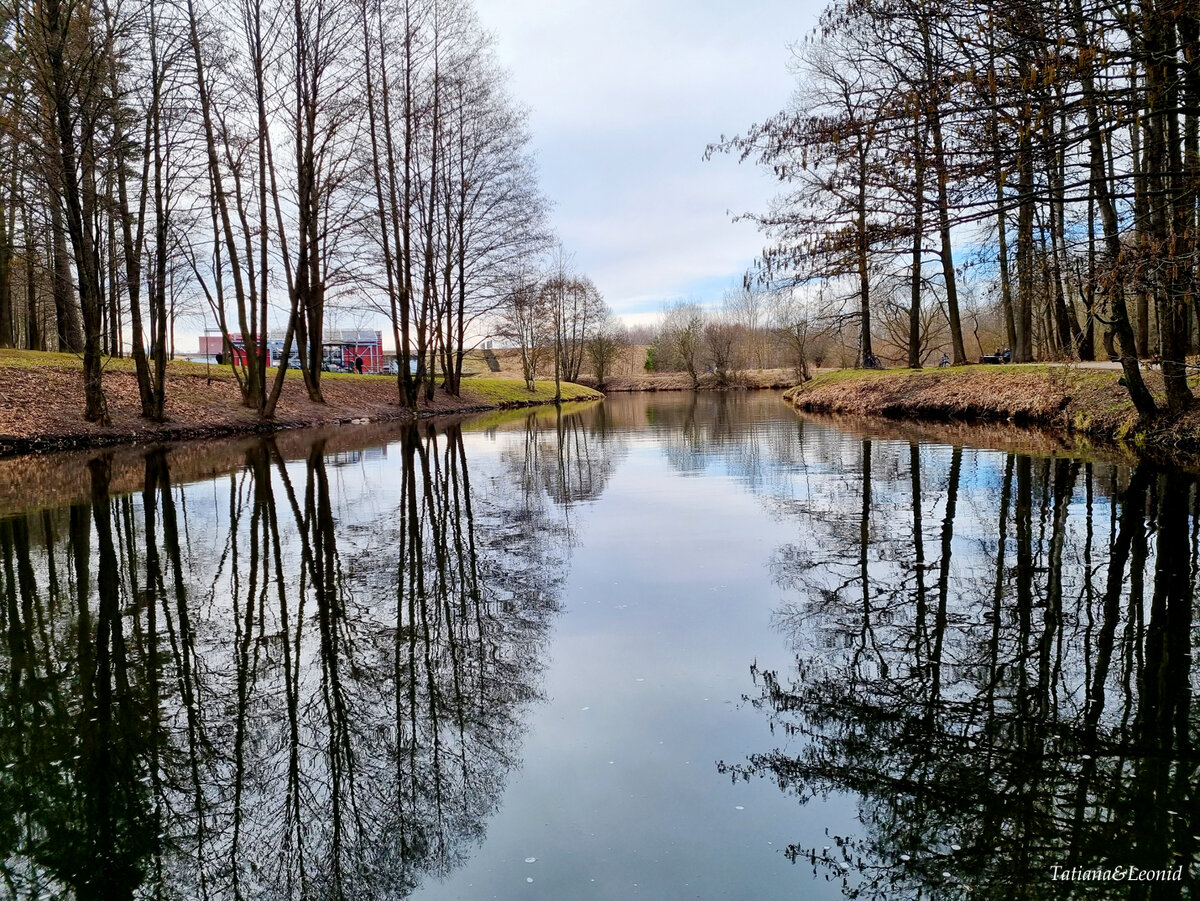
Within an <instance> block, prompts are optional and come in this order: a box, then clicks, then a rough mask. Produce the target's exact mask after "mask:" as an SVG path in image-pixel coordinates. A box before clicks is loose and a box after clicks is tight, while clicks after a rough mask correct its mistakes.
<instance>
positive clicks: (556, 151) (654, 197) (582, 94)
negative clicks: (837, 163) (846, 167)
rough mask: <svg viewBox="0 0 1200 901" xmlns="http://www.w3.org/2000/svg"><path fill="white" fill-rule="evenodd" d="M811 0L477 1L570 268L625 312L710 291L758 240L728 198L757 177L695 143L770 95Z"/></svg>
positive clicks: (765, 193)
mask: <svg viewBox="0 0 1200 901" xmlns="http://www.w3.org/2000/svg"><path fill="white" fill-rule="evenodd" d="M823 5H824V4H823V2H820V0H791V2H787V0H741V2H732V0H605V2H600V0H551V2H547V0H476V8H477V10H478V13H479V16H480V18H481V20H482V22H483V24H484V26H485V27H486V28H487V29H489V30H490V31H491V32H493V34H494V35H495V38H496V51H497V54H498V55H499V57H500V59H501V61H502V63H503V64H504V65H505V66H506V67H507V68H508V69H509V71H510V73H511V88H512V93H513V96H514V97H515V98H516V99H517V100H518V102H520V103H522V104H524V105H526V106H527V107H528V108H529V110H530V124H531V127H532V131H533V143H534V149H535V152H536V154H537V158H538V163H539V166H540V169H541V178H542V188H543V191H544V192H545V193H546V194H547V196H548V197H549V198H550V199H551V201H552V202H553V204H554V210H553V214H552V215H553V223H554V226H555V229H556V231H557V233H558V236H559V237H560V238H561V240H562V242H563V245H564V248H565V249H566V250H567V252H568V253H572V254H574V260H575V264H576V267H577V268H578V269H580V270H581V271H583V272H585V273H586V274H587V275H589V276H591V278H592V280H593V281H594V282H595V283H596V285H597V286H598V287H599V289H600V291H601V292H602V293H603V294H604V296H605V298H606V299H607V300H608V302H609V304H610V305H611V306H612V307H613V309H614V310H615V311H616V312H617V313H618V314H621V315H622V316H623V317H624V318H626V319H627V320H628V321H631V322H632V321H638V320H641V319H644V318H645V317H648V316H650V315H652V314H654V313H657V312H659V311H661V309H662V306H663V304H664V302H665V301H668V300H670V299H673V298H679V297H693V298H696V299H698V300H701V301H713V300H717V299H719V298H720V296H721V293H722V292H723V291H724V290H725V289H727V288H729V287H731V286H736V285H737V284H739V283H740V281H741V275H742V273H743V272H744V271H745V269H746V267H747V265H748V264H749V263H750V262H751V260H753V258H754V257H755V256H756V255H757V253H758V251H759V249H760V248H761V246H762V238H761V236H760V235H759V233H758V232H757V231H756V230H755V228H754V227H753V226H752V225H750V224H748V223H736V224H735V223H733V222H731V221H730V213H731V212H739V211H744V210H747V209H762V208H763V206H764V205H765V203H766V201H767V199H768V198H769V197H770V196H771V194H772V193H773V191H774V185H773V183H772V182H771V180H770V178H769V177H767V176H766V175H765V174H764V173H762V172H760V171H758V170H757V169H756V168H755V167H754V166H752V165H749V164H745V165H740V166H739V165H738V164H737V162H736V160H735V159H733V158H729V157H719V158H716V159H714V160H711V161H709V162H704V161H703V160H702V156H703V153H704V148H705V145H706V144H708V143H710V142H712V141H716V140H717V139H718V138H720V136H721V135H722V134H725V135H733V134H737V133H739V132H742V131H744V130H745V128H746V127H747V126H748V125H750V124H751V123H752V122H756V121H761V120H762V119H764V118H766V117H767V116H769V115H771V114H772V113H774V112H776V111H778V110H779V109H781V108H782V107H783V106H784V104H785V103H786V102H787V99H788V97H789V95H790V93H791V90H792V85H793V80H792V76H791V74H790V73H789V71H788V60H789V58H790V52H789V49H788V47H789V45H790V44H791V43H793V42H795V41H797V40H799V39H800V38H802V37H803V36H804V35H805V34H807V33H808V32H809V31H811V29H812V27H813V26H814V25H815V24H816V20H817V16H818V15H819V13H820V10H821V8H822V7H823Z"/></svg>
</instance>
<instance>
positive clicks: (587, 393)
mask: <svg viewBox="0 0 1200 901" xmlns="http://www.w3.org/2000/svg"><path fill="white" fill-rule="evenodd" d="M462 390H463V395H464V399H465V398H466V396H467V395H470V397H471V398H472V399H475V398H478V399H479V401H480V403H488V404H520V403H526V404H527V403H546V402H552V401H553V400H554V382H535V383H534V388H533V391H530V390H528V389H527V388H526V387H525V383H524V382H523V381H520V380H518V379H463V382H462ZM562 396H563V397H564V398H567V397H569V398H578V399H583V400H593V399H595V400H599V399H600V398H602V397H603V396H604V395H603V394H601V393H600V392H599V391H594V390H593V389H591V388H585V387H583V386H582V385H576V384H575V383H573V382H563V383H562Z"/></svg>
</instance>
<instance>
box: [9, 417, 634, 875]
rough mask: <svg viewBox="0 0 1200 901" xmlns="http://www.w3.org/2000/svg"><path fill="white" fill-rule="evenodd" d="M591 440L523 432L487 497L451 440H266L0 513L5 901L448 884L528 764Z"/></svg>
mask: <svg viewBox="0 0 1200 901" xmlns="http://www.w3.org/2000/svg"><path fill="white" fill-rule="evenodd" d="M601 431H603V430H601ZM600 444H602V442H595V441H593V440H592V436H591V435H590V433H589V431H588V429H587V428H585V427H584V426H583V424H582V423H581V422H578V421H576V418H574V417H570V416H561V415H560V416H559V417H558V419H557V421H556V422H554V423H553V424H552V427H551V428H549V429H547V428H545V427H544V424H539V423H531V424H529V425H528V426H527V436H526V440H525V441H523V442H517V444H516V447H517V448H522V450H515V451H514V452H513V453H512V454H511V455H510V456H509V459H508V461H507V465H509V466H510V467H512V468H514V469H515V470H516V471H517V473H518V474H519V476H520V477H519V478H518V479H516V480H510V479H507V478H500V477H495V476H493V477H491V478H488V479H487V484H486V485H485V487H484V488H483V489H482V490H480V489H473V487H472V478H473V477H475V475H476V474H475V473H474V472H472V471H471V470H470V467H469V466H468V457H467V442H465V441H464V438H463V434H462V432H461V430H460V429H459V428H458V427H456V426H455V427H448V428H444V429H436V428H429V429H422V430H420V431H418V429H417V428H416V427H412V428H411V429H409V430H407V431H406V432H405V433H404V434H402V435H401V436H400V439H399V441H397V442H395V443H394V444H393V445H392V446H390V447H389V448H388V451H387V453H386V454H381V453H370V454H366V453H362V454H359V453H355V452H349V453H348V452H345V451H339V452H337V453H336V454H335V453H333V452H328V453H327V451H328V450H329V449H328V448H327V446H326V443H325V441H324V440H323V439H320V440H316V441H314V442H313V443H312V444H311V446H309V447H308V448H307V453H306V454H305V455H304V456H303V458H302V459H301V460H293V461H290V462H289V461H288V460H285V458H284V455H283V454H282V453H281V452H280V450H279V448H278V447H277V446H276V445H275V444H274V443H273V442H272V441H270V440H268V441H264V442H261V443H254V444H251V445H250V447H249V449H248V450H247V451H246V452H245V456H244V461H243V466H242V467H241V468H240V469H238V470H236V471H234V472H232V473H230V474H228V475H226V476H222V477H219V478H217V479H215V480H212V481H210V482H203V483H197V484H193V485H188V486H179V485H175V484H173V482H172V472H171V465H170V462H169V459H168V457H167V455H166V454H165V453H164V452H161V451H160V452H152V453H150V454H148V455H147V456H146V457H145V459H144V481H143V486H142V489H141V491H140V493H135V494H132V495H129V494H125V495H120V494H118V493H116V492H114V491H113V490H112V485H111V458H110V457H107V456H102V457H99V458H96V459H93V460H92V461H91V462H90V463H89V464H88V466H89V474H90V496H89V497H88V498H87V499H86V500H80V501H79V502H77V503H75V504H73V505H71V506H70V507H68V508H58V509H47V510H45V511H40V512H35V513H27V514H22V515H10V516H6V517H0V561H2V565H0V633H2V637H0V674H2V676H3V680H2V681H0V760H2V761H4V764H3V767H4V768H3V770H0V824H3V825H0V858H2V859H3V861H4V864H3V867H2V869H0V873H2V875H3V888H2V889H0V896H6V897H13V898H41V897H56V896H73V897H76V898H79V899H90V898H106V899H112V898H130V897H200V898H314V897H319V898H354V899H363V898H373V897H397V896H403V895H407V894H409V893H411V891H412V890H413V889H414V888H415V887H416V886H417V885H418V884H419V883H420V882H421V880H422V879H424V878H425V877H426V876H428V875H430V874H444V873H446V872H448V871H450V870H451V869H453V868H454V867H455V866H457V865H458V864H459V863H460V862H461V861H462V860H463V859H464V858H465V857H466V856H467V855H468V854H469V853H470V852H471V851H472V850H473V848H474V847H476V846H477V845H478V843H479V842H480V841H482V838H483V836H484V833H485V831H486V826H487V821H488V818H489V816H490V815H491V814H492V813H493V811H494V808H495V805H496V804H497V801H498V798H499V797H500V794H501V790H502V788H503V786H504V782H505V780H506V778H507V776H508V774H509V773H510V772H511V771H512V770H513V768H514V767H515V766H516V765H517V764H518V763H519V753H520V740H521V734H522V731H523V711H524V710H525V708H526V707H527V706H528V704H529V703H530V702H531V701H534V700H537V699H538V698H539V697H540V691H541V690H540V675H541V667H542V663H541V660H542V659H543V657H544V653H543V652H544V645H545V643H546V641H547V636H548V632H549V628H550V625H551V623H552V620H553V618H554V616H555V614H556V612H557V610H558V600H557V596H558V591H559V588H560V585H561V580H562V577H563V573H564V570H565V566H566V562H567V553H568V547H569V543H568V541H567V535H568V530H567V529H566V528H565V527H564V526H563V523H562V520H563V517H562V515H561V510H560V506H559V505H561V504H564V503H566V502H568V501H574V500H579V499H583V498H587V497H594V496H596V495H597V494H598V493H599V492H600V491H601V490H602V488H603V485H604V480H605V479H606V478H607V473H608V472H610V471H611V465H612V457H611V455H608V454H606V453H602V452H599V451H598V450H597V449H596V448H597V447H599V446H600ZM368 464H370V465H373V466H377V467H386V470H385V471H384V472H383V473H382V475H383V476H385V477H384V478H379V477H378V476H379V475H380V473H374V474H373V476H372V478H364V477H360V475H361V474H359V473H357V470H356V467H360V466H365V465H368Z"/></svg>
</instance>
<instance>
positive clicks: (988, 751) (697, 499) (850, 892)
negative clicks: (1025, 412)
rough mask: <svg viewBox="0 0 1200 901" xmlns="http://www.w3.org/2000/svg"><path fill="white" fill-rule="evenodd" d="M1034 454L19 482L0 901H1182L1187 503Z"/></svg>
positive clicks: (125, 456)
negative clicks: (1132, 900)
mask: <svg viewBox="0 0 1200 901" xmlns="http://www.w3.org/2000/svg"><path fill="white" fill-rule="evenodd" d="M1014 434H1015V433H1012V432H1007V431H995V430H990V431H989V430H983V429H961V428H960V429H958V430H953V429H948V430H942V431H938V430H927V431H923V432H915V431H912V430H911V429H905V428H903V427H899V426H897V425H895V424H889V423H874V424H871V423H866V424H864V423H861V422H841V423H835V422H830V421H820V420H814V419H804V418H801V417H799V416H797V415H796V414H794V413H793V412H792V411H791V410H790V409H789V408H788V407H787V406H786V405H784V404H783V403H782V401H781V400H780V398H779V397H778V395H776V394H773V393H767V392H757V393H739V392H730V393H708V394H696V395H692V394H661V395H653V394H651V395H632V396H617V397H613V398H610V399H608V400H606V401H604V402H603V403H597V404H593V405H590V406H585V407H577V408H564V409H563V410H562V412H561V413H558V412H556V411H555V410H554V409H553V408H538V409H534V410H531V411H515V412H511V413H506V414H489V415H485V416H482V417H479V418H476V419H474V420H467V421H464V422H462V423H444V422H443V423H423V424H421V425H419V426H411V425H393V426H386V427H385V426H363V427H347V428H343V429H337V430H325V431H318V432H292V433H282V434H280V435H278V436H276V437H275V438H273V439H266V440H260V439H246V440H241V441H233V442H224V443H212V444H200V445H184V446H180V447H175V448H171V449H168V450H162V449H151V450H148V451H147V450H144V449H143V450H137V449H125V450H122V451H119V452H109V453H90V454H73V455H65V456H48V457H37V458H31V459H28V460H9V461H3V463H2V464H0V805H2V806H3V812H2V813H3V815H2V816H0V850H2V852H3V854H2V858H3V861H4V864H3V872H2V876H3V879H2V880H0V886H2V887H0V897H10V898H22V899H24V898H29V899H33V898H59V897H62V898H78V899H100V898H104V899H119V898H203V899H227V898H229V899H234V898H250V899H254V898H279V899H301V898H320V899H343V898H344V899H372V898H398V897H412V898H415V899H428V901H432V899H439V901H440V899H452V898H462V899H475V898H480V899H484V898H500V899H526V898H529V899H538V898H540V899H566V898H570V899H576V898H578V899H624V898H635V897H644V898H649V899H676V898H679V899H682V898H703V899H731V898H747V899H751V898H753V899H770V898H818V899H820V898H840V897H863V898H909V897H921V898H966V897H994V898H1010V897H1026V898H1062V897H1087V898H1093V897H1097V898H1099V897H1104V898H1107V897H1118V898H1124V897H1181V896H1187V895H1188V893H1189V891H1190V889H1191V888H1192V885H1193V879H1192V876H1191V868H1192V866H1193V863H1194V861H1195V858H1196V853H1197V843H1200V834H1197V833H1198V831H1200V820H1198V819H1197V812H1198V798H1197V768H1198V766H1200V757H1198V755H1197V753H1196V751H1195V740H1196V737H1197V707H1196V705H1195V704H1194V702H1193V695H1194V694H1195V685H1196V681H1197V680H1196V673H1195V671H1194V670H1193V667H1192V647H1193V645H1194V644H1195V641H1196V637H1197V626H1196V622H1195V616H1194V612H1193V611H1194V606H1195V594H1194V586H1195V583H1196V573H1197V565H1198V557H1200V516H1198V515H1197V514H1198V505H1200V495H1198V492H1197V487H1196V483H1195V478H1194V476H1193V475H1191V474H1189V473H1187V472H1185V471H1182V470H1177V469H1163V468H1155V467H1153V466H1151V465H1149V464H1146V463H1136V462H1133V461H1130V460H1123V459H1116V458H1109V459H1105V458H1102V457H1097V458H1094V459H1080V458H1077V457H1073V456H1071V454H1070V453H1067V452H1064V450H1063V449H1062V448H1061V447H1059V446H1058V445H1057V443H1056V442H1055V440H1054V439H1053V438H1052V437H1048V436H1037V435H1028V436H1016V437H1014ZM989 445H991V446H1001V447H1003V448H1004V449H1002V450H996V449H992V447H989ZM1114 868H1115V869H1114ZM1105 871H1107V874H1106V872H1105ZM1131 874H1133V875H1136V876H1138V877H1139V878H1141V877H1157V878H1158V879H1159V880H1160V881H1156V882H1131V881H1129V877H1130V875H1131ZM1106 875H1108V876H1114V875H1115V876H1117V877H1119V879H1118V880H1117V881H1103V880H1104V877H1105V876H1106Z"/></svg>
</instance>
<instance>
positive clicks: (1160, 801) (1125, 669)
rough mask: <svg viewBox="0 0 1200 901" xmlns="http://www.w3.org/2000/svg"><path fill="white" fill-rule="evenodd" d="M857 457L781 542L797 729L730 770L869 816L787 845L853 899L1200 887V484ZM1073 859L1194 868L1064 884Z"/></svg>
mask: <svg viewBox="0 0 1200 901" xmlns="http://www.w3.org/2000/svg"><path fill="white" fill-rule="evenodd" d="M857 456H858V463H859V465H858V467H857V470H858V478H856V479H852V480H850V479H848V480H846V481H845V482H844V483H843V484H842V485H841V488H840V489H837V490H831V491H827V492H821V493H819V495H817V496H812V497H809V498H808V500H807V501H805V502H803V503H800V504H796V505H793V506H791V507H790V508H789V509H790V511H791V513H792V514H793V515H794V516H797V517H798V518H799V521H800V531H801V534H803V535H805V536H806V537H805V538H804V539H802V540H800V541H798V542H796V543H795V544H791V545H787V546H785V547H783V548H781V549H780V550H779V551H778V552H777V554H776V555H775V561H774V565H775V574H776V578H777V581H778V584H779V585H780V586H781V587H783V588H784V589H785V590H786V592H787V593H788V595H789V598H790V599H789V601H788V602H787V603H786V604H785V605H784V606H783V607H782V608H781V609H780V611H779V624H780V626H781V627H782V628H783V629H784V630H785V631H786V633H787V634H788V635H789V636H790V637H791V639H792V641H793V642H794V647H795V648H796V651H797V668H796V670H795V671H794V672H792V673H780V672H775V671H762V670H759V669H758V668H754V669H753V675H754V678H755V680H756V683H757V684H758V686H759V689H760V694H759V696H758V697H757V698H756V699H754V703H755V704H756V705H757V706H759V707H761V708H762V709H764V710H765V711H766V712H767V713H768V715H769V718H770V722H771V727H772V731H773V732H775V734H777V735H778V734H781V733H782V734H783V735H785V736H786V737H787V745H786V746H785V747H781V748H779V749H777V750H775V751H773V752H770V753H766V754H761V755H757V756H754V757H752V758H750V759H749V760H748V761H747V762H746V763H744V764H721V769H722V771H724V772H726V773H731V774H732V775H733V776H734V778H747V779H748V778H750V777H751V776H762V777H768V778H770V779H772V780H774V781H777V782H778V784H779V785H780V787H781V788H782V789H783V790H785V791H788V792H793V793H795V794H796V795H797V796H798V797H799V798H800V799H801V801H805V800H807V799H809V798H812V797H817V796H824V795H826V794H828V793H830V792H849V793H852V794H853V795H856V796H858V798H859V819H860V821H861V823H862V826H863V829H862V831H861V832H858V833H856V834H852V835H838V836H832V837H831V839H830V842H829V847H814V848H810V847H798V846H792V847H791V848H790V849H789V854H790V855H791V856H792V857H793V859H794V860H796V861H798V862H799V861H806V862H807V863H808V864H809V865H811V866H812V868H813V870H814V871H815V872H816V873H817V874H818V875H820V874H821V873H822V872H824V874H825V875H826V876H828V877H830V878H835V879H839V880H841V881H842V882H843V886H844V892H845V894H846V895H848V896H850V897H878V898H893V897H931V898H941V897H946V898H953V897H968V896H970V897H979V896H984V897H995V898H1059V897H1067V896H1073V897H1181V896H1183V895H1185V894H1186V893H1187V892H1188V891H1189V886H1190V885H1194V884H1195V883H1194V880H1193V879H1191V877H1190V876H1189V873H1190V871H1191V868H1192V866H1193V862H1194V861H1195V858H1196V847H1197V842H1198V841H1200V836H1197V835H1196V832H1197V827H1200V818H1197V812H1198V811H1197V801H1198V797H1197V781H1196V771H1197V766H1198V764H1200V760H1198V758H1197V755H1196V752H1195V750H1194V741H1195V736H1196V729H1197V710H1196V707H1195V705H1194V703H1193V697H1192V696H1193V690H1192V689H1193V683H1194V681H1195V679H1196V675H1195V673H1194V672H1193V670H1192V659H1191V647H1192V644H1193V641H1194V635H1195V627H1194V622H1193V607H1194V603H1195V597H1194V585H1195V580H1196V575H1197V554H1198V549H1200V540H1198V539H1200V536H1198V522H1200V517H1198V516H1197V513H1198V503H1200V499H1198V498H1200V496H1198V493H1197V486H1196V483H1195V481H1194V479H1193V478H1192V477H1191V476H1188V475H1185V474H1183V473H1181V472H1179V471H1165V472H1162V471H1157V470H1154V469H1152V468H1150V467H1149V466H1147V465H1140V466H1138V467H1136V468H1134V469H1132V470H1118V469H1117V468H1116V467H1112V466H1096V465H1093V464H1091V463H1081V462H1079V461H1072V460H1066V459H1031V458H1029V457H1025V456H1014V455H1007V456H1005V455H1001V454H998V453H994V452H976V451H966V452H964V451H963V450H962V449H961V448H954V449H952V450H951V449H948V448H936V447H918V446H916V445H913V446H911V447H904V446H903V445H900V444H898V443H887V444H882V445H880V444H878V443H874V444H873V442H872V441H870V440H863V441H862V442H861V444H860V449H859V453H858V455H857ZM947 457H948V459H947ZM847 468H848V469H849V468H851V467H850V464H849V463H848V464H847ZM849 510H854V511H855V513H854V514H853V515H847V512H846V511H849ZM1056 865H1057V866H1059V867H1060V868H1062V870H1069V869H1070V868H1072V867H1079V868H1080V869H1088V868H1095V867H1102V866H1113V865H1119V866H1125V867H1129V866H1136V867H1139V868H1141V869H1146V870H1153V869H1160V868H1169V869H1172V870H1173V869H1174V868H1176V867H1179V866H1182V868H1183V869H1182V872H1183V878H1182V881H1179V882H1167V883H1149V884H1147V883H1141V884H1128V883H1126V884H1123V885H1114V884H1112V883H1103V882H1080V881H1076V882H1073V883H1064V882H1056V881H1054V880H1053V879H1052V875H1053V873H1054V869H1053V868H1054V866H1056ZM1062 870H1060V872H1062Z"/></svg>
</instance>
